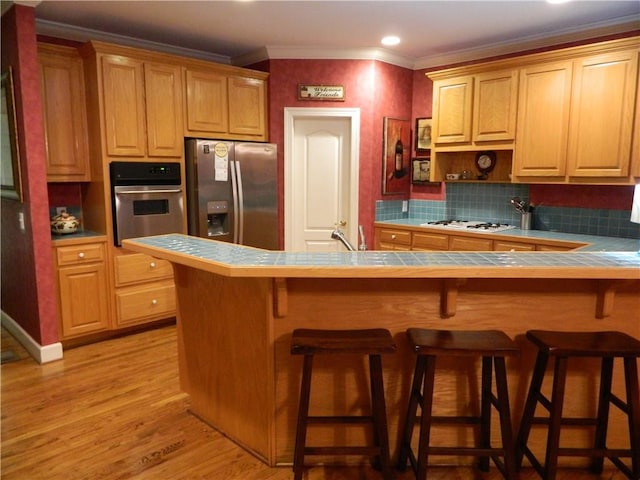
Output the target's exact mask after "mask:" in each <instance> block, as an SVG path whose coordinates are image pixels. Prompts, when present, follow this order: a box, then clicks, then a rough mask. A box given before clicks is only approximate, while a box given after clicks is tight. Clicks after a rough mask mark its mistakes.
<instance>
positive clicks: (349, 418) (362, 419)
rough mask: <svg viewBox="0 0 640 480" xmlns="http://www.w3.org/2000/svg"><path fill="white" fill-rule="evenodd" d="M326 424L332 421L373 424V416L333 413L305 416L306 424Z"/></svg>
mask: <svg viewBox="0 0 640 480" xmlns="http://www.w3.org/2000/svg"><path fill="white" fill-rule="evenodd" d="M309 423H313V424H315V425H326V424H332V423H351V424H357V425H360V424H367V423H370V424H373V416H371V415H361V416H358V415H333V416H316V417H307V424H309Z"/></svg>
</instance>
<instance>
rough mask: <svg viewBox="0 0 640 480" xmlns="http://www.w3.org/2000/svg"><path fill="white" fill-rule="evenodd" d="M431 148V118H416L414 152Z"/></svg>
mask: <svg viewBox="0 0 640 480" xmlns="http://www.w3.org/2000/svg"><path fill="white" fill-rule="evenodd" d="M429 150H431V119H430V118H416V152H421V153H426V152H428V151H429Z"/></svg>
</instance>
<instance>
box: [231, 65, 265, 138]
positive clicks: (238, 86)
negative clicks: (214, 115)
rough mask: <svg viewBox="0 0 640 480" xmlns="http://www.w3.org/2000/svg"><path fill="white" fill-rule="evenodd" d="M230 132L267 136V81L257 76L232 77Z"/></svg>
mask: <svg viewBox="0 0 640 480" xmlns="http://www.w3.org/2000/svg"><path fill="white" fill-rule="evenodd" d="M228 87H229V133H234V134H240V135H256V136H265V134H266V125H265V117H266V115H265V110H266V107H265V101H266V95H265V83H264V81H262V80H259V79H255V78H244V77H230V78H229V81H228Z"/></svg>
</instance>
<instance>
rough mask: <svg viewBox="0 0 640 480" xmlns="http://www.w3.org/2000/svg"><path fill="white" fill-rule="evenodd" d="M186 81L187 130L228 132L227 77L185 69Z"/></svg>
mask: <svg viewBox="0 0 640 480" xmlns="http://www.w3.org/2000/svg"><path fill="white" fill-rule="evenodd" d="M186 83H187V85H186V89H187V111H186V119H187V120H186V123H187V125H186V127H187V131H189V132H205V133H213V134H215V133H226V132H228V130H229V107H228V104H227V98H228V97H227V77H226V76H225V75H221V74H218V73H215V72H204V71H196V70H187V71H186Z"/></svg>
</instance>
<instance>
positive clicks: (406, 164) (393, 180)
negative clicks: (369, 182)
mask: <svg viewBox="0 0 640 480" xmlns="http://www.w3.org/2000/svg"><path fill="white" fill-rule="evenodd" d="M383 126H384V128H383V147H382V151H383V153H382V194H383V195H394V194H403V193H407V194H408V193H409V187H410V184H411V155H410V154H411V121H410V120H402V119H398V118H390V117H384V124H383Z"/></svg>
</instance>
